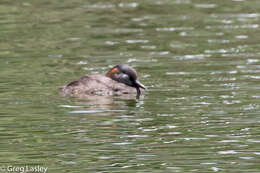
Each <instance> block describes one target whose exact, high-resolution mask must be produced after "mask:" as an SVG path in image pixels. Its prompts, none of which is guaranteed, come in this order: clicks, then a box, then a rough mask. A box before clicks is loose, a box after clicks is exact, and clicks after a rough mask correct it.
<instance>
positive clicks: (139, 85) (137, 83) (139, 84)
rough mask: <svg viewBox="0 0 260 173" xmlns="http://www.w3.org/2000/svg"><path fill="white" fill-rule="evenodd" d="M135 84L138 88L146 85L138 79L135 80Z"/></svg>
mask: <svg viewBox="0 0 260 173" xmlns="http://www.w3.org/2000/svg"><path fill="white" fill-rule="evenodd" d="M135 84H136V85H137V86H138V87H140V88H143V89H146V87H145V86H144V85H143V84H142V83H141V82H139V81H138V80H136V81H135Z"/></svg>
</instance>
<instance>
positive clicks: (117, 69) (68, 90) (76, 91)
mask: <svg viewBox="0 0 260 173" xmlns="http://www.w3.org/2000/svg"><path fill="white" fill-rule="evenodd" d="M140 88H141V89H140ZM144 89H146V87H145V86H144V85H143V84H141V83H140V82H139V81H138V80H137V73H136V71H135V70H134V69H133V68H131V67H129V66H128V65H116V66H114V67H113V68H112V69H110V70H109V71H108V72H107V74H106V76H104V75H86V76H83V77H81V78H80V79H79V80H77V81H73V82H70V83H69V84H68V85H66V86H63V87H61V88H60V90H61V91H62V92H63V93H64V94H65V95H71V96H76V97H83V96H87V95H123V94H137V95H138V96H139V95H140V94H142V93H144Z"/></svg>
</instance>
